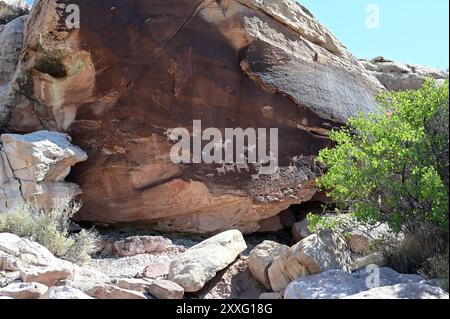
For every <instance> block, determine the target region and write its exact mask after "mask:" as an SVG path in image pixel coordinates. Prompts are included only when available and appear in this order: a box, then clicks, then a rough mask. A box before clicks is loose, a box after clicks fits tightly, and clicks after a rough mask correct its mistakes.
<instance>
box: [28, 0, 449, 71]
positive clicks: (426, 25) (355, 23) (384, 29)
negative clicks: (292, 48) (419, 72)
mask: <svg viewBox="0 0 450 319" xmlns="http://www.w3.org/2000/svg"><path fill="white" fill-rule="evenodd" d="M28 1H29V2H30V3H32V2H33V1H32V0H28ZM149 1H151V0H149ZM300 2H301V3H302V4H303V5H305V6H306V7H307V8H308V9H309V10H310V11H311V12H313V13H314V15H315V16H316V17H317V18H318V19H319V20H320V21H321V22H322V23H323V24H324V25H326V26H327V27H328V29H330V31H331V32H333V33H334V34H335V35H336V36H337V37H338V38H339V39H340V40H341V42H343V43H344V44H345V45H346V46H347V47H348V48H349V49H350V51H352V52H353V53H354V54H355V55H356V56H357V57H360V58H369V59H370V58H373V57H375V56H379V55H382V56H384V57H385V58H388V59H392V60H396V61H401V62H408V63H414V64H421V65H427V66H432V67H437V68H441V69H447V68H448V66H449V40H448V39H449V1H448V0H300ZM371 4H374V5H376V6H378V8H379V17H380V20H379V28H372V29H370V28H368V27H367V26H366V19H367V18H368V17H369V16H370V13H368V12H366V9H367V6H368V5H371ZM372 12H373V11H372Z"/></svg>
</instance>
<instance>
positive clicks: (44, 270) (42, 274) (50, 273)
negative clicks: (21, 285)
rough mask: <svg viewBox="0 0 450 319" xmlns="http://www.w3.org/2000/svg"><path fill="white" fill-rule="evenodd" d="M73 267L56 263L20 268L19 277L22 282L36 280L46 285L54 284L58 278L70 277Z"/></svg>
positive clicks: (71, 276)
mask: <svg viewBox="0 0 450 319" xmlns="http://www.w3.org/2000/svg"><path fill="white" fill-rule="evenodd" d="M74 272H75V269H74V267H69V266H67V265H56V266H47V267H33V268H26V269H22V271H21V272H20V278H21V279H22V281H23V282H37V283H40V284H43V285H46V286H48V287H52V286H54V285H55V284H56V283H57V282H58V281H60V280H66V279H69V280H70V279H72V278H73V276H74Z"/></svg>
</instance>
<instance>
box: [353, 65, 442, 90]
mask: <svg viewBox="0 0 450 319" xmlns="http://www.w3.org/2000/svg"><path fill="white" fill-rule="evenodd" d="M361 63H362V64H363V65H364V67H365V68H366V69H367V70H368V71H369V72H370V73H371V74H372V75H373V76H374V77H376V78H377V79H378V80H379V81H380V83H381V84H382V85H384V86H385V87H386V89H388V90H390V91H402V90H417V89H420V88H421V87H422V84H423V80H424V79H425V77H430V78H432V79H435V80H438V81H443V80H445V79H448V72H446V71H443V70H439V69H433V68H428V67H424V66H419V65H412V64H406V63H400V62H394V61H389V60H386V59H384V58H383V57H377V58H375V59H372V60H371V61H366V60H361Z"/></svg>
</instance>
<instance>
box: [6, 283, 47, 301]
mask: <svg viewBox="0 0 450 319" xmlns="http://www.w3.org/2000/svg"><path fill="white" fill-rule="evenodd" d="M47 290H48V287H47V286H45V285H42V284H38V283H21V282H17V283H12V284H10V285H8V286H6V287H5V288H1V289H0V296H2V297H10V298H13V299H39V298H40V297H41V296H42V295H43V294H44V293H45V292H46V291H47Z"/></svg>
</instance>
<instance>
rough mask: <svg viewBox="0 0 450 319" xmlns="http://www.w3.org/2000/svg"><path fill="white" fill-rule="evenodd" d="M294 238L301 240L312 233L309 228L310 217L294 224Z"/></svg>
mask: <svg viewBox="0 0 450 319" xmlns="http://www.w3.org/2000/svg"><path fill="white" fill-rule="evenodd" d="M291 233H292V239H293V240H294V241H295V242H299V241H300V240H302V239H304V238H306V237H308V236H310V235H311V232H310V231H309V229H308V219H306V218H305V219H303V220H301V221H299V222H297V223H295V224H294V225H292V229H291Z"/></svg>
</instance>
